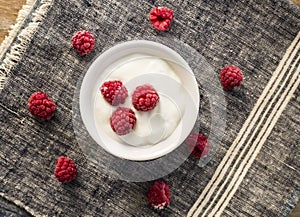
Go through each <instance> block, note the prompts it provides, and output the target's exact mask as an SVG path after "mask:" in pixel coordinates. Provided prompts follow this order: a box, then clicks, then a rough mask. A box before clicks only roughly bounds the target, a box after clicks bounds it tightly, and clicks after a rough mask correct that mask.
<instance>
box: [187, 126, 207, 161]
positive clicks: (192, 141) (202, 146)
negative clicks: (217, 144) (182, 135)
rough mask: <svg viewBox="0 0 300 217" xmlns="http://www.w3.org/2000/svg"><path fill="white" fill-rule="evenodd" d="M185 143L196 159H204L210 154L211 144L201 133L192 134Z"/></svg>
mask: <svg viewBox="0 0 300 217" xmlns="http://www.w3.org/2000/svg"><path fill="white" fill-rule="evenodd" d="M185 143H186V144H187V145H188V148H189V151H190V152H191V153H192V154H193V155H194V157H196V158H201V157H204V156H205V155H207V154H208V152H209V144H208V142H207V138H206V137H205V136H203V135H202V134H199V133H194V132H193V133H191V134H190V135H189V136H188V137H187V139H186V140H185Z"/></svg>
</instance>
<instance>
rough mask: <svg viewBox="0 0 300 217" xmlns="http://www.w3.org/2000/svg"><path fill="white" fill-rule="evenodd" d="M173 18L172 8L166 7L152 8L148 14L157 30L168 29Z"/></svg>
mask: <svg viewBox="0 0 300 217" xmlns="http://www.w3.org/2000/svg"><path fill="white" fill-rule="evenodd" d="M173 18H174V12H173V10H172V9H170V8H167V7H156V8H152V9H151V11H150V15H149V19H150V22H151V24H152V26H153V27H154V28H155V29H157V30H159V31H167V30H169V28H170V25H171V22H172V20H173Z"/></svg>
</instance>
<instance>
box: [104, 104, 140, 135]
mask: <svg viewBox="0 0 300 217" xmlns="http://www.w3.org/2000/svg"><path fill="white" fill-rule="evenodd" d="M135 123H136V117H135V114H134V112H133V111H132V110H131V109H129V108H124V107H119V108H117V109H116V110H115V111H114V112H113V114H112V116H111V118H110V126H111V128H112V129H113V131H114V132H115V133H116V134H118V135H119V136H123V135H126V134H128V133H130V131H131V130H132V129H133V128H134V126H135Z"/></svg>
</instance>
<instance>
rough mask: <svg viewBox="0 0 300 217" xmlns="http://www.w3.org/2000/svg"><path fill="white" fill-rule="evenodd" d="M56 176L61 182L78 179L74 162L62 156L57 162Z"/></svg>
mask: <svg viewBox="0 0 300 217" xmlns="http://www.w3.org/2000/svg"><path fill="white" fill-rule="evenodd" d="M54 175H55V177H56V178H57V180H58V181H59V182H63V183H66V182H70V181H72V180H73V179H75V178H76V175H77V171H76V165H75V163H74V161H73V160H72V159H70V158H68V157H63V156H60V157H59V158H58V159H57V161H56V167H55V171H54Z"/></svg>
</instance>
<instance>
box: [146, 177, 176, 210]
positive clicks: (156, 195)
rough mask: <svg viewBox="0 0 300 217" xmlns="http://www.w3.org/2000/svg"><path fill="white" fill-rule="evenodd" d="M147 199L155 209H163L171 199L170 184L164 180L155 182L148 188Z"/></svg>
mask: <svg viewBox="0 0 300 217" xmlns="http://www.w3.org/2000/svg"><path fill="white" fill-rule="evenodd" d="M147 200H148V202H149V204H150V205H151V206H153V207H154V208H155V209H163V208H165V207H166V206H168V205H169V204H170V201H171V193H170V188H169V185H168V184H167V183H166V182H163V181H156V182H154V183H153V184H152V185H151V186H150V188H149V189H148V193H147Z"/></svg>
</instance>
